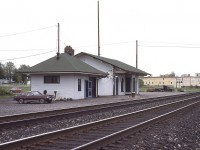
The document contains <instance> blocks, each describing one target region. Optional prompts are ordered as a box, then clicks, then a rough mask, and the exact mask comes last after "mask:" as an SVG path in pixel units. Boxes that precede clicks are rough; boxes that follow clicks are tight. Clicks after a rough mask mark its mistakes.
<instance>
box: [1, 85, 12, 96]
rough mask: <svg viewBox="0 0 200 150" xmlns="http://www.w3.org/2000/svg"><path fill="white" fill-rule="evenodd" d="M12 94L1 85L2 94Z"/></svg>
mask: <svg viewBox="0 0 200 150" xmlns="http://www.w3.org/2000/svg"><path fill="white" fill-rule="evenodd" d="M4 95H10V93H9V92H8V91H7V90H6V89H5V88H2V87H0V96H4Z"/></svg>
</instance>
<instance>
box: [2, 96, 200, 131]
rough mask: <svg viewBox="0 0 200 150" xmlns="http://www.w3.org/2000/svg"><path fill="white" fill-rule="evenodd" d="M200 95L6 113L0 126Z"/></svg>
mask: <svg viewBox="0 0 200 150" xmlns="http://www.w3.org/2000/svg"><path fill="white" fill-rule="evenodd" d="M195 95H200V93H195V94H191V93H190V94H180V95H171V96H163V97H154V98H147V99H139V100H131V101H130V100H126V99H124V101H123V102H122V101H120V102H116V103H107V104H101V105H92V106H85V107H76V108H68V109H61V110H50V111H42V112H33V113H25V114H14V115H6V116H0V128H1V127H3V126H7V127H8V125H9V124H11V125H12V123H14V124H16V123H20V122H23V123H25V122H26V121H27V122H30V121H31V120H37V121H39V120H40V119H45V118H49V117H51V118H52V117H54V116H55V117H58V116H64V115H69V114H76V113H80V112H81V113H83V112H89V111H92V110H93V111H96V110H102V109H108V108H109V109H110V108H114V107H115V108H117V107H118V108H119V107H120V108H122V107H125V108H126V107H129V106H133V105H134V106H135V105H143V104H148V103H155V102H162V101H168V100H171V99H175V98H186V97H190V96H195Z"/></svg>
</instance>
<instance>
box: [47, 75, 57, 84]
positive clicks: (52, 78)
mask: <svg viewBox="0 0 200 150" xmlns="http://www.w3.org/2000/svg"><path fill="white" fill-rule="evenodd" d="M44 84H60V76H58V75H56V76H55V75H53V76H52V75H45V76H44Z"/></svg>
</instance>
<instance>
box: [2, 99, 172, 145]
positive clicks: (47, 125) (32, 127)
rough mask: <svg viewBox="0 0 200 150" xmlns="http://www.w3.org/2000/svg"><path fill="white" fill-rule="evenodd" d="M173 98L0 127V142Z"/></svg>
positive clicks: (146, 106)
mask: <svg viewBox="0 0 200 150" xmlns="http://www.w3.org/2000/svg"><path fill="white" fill-rule="evenodd" d="M173 101H174V100H168V101H163V102H156V103H151V104H145V105H138V106H137V105H136V106H131V107H126V108H121V109H119V108H118V109H109V110H107V111H105V110H104V111H103V112H101V111H97V112H93V113H92V114H87V115H85V114H83V115H79V116H73V117H72V116H70V117H68V116H66V117H58V118H56V119H54V120H52V119H49V120H43V121H40V122H35V123H27V124H26V125H25V126H18V127H14V128H6V129H3V128H2V129H0V143H4V142H8V141H12V140H15V139H20V138H24V137H27V136H32V135H36V134H42V133H45V132H50V131H54V130H59V129H63V128H68V127H72V126H76V125H80V124H84V123H88V122H92V121H97V120H100V119H105V118H108V117H113V116H117V115H121V114H126V113H130V112H133V111H138V110H141V109H145V108H149V107H153V106H156V105H161V104H165V103H166V102H167V103H169V102H173Z"/></svg>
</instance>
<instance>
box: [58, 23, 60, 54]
mask: <svg viewBox="0 0 200 150" xmlns="http://www.w3.org/2000/svg"><path fill="white" fill-rule="evenodd" d="M58 53H60V24H59V23H58Z"/></svg>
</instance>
